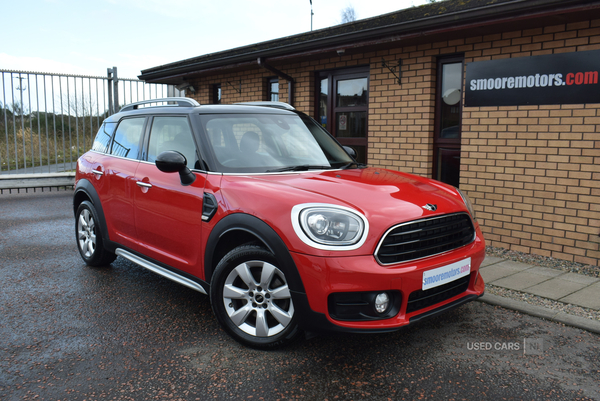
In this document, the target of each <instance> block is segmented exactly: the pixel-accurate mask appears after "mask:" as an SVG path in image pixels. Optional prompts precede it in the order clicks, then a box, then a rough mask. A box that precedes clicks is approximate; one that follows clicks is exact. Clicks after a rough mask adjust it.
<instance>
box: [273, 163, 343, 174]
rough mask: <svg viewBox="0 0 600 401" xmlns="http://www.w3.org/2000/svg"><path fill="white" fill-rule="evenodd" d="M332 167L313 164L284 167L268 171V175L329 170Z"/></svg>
mask: <svg viewBox="0 0 600 401" xmlns="http://www.w3.org/2000/svg"><path fill="white" fill-rule="evenodd" d="M329 169H331V166H316V165H311V164H301V165H298V166H288V167H282V168H278V169H275V170H267V173H280V172H283V171H308V170H329Z"/></svg>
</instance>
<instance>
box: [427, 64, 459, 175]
mask: <svg viewBox="0 0 600 401" xmlns="http://www.w3.org/2000/svg"><path fill="white" fill-rule="evenodd" d="M437 71H438V73H437V90H436V98H435V99H436V100H435V109H436V110H435V129H434V137H433V174H432V177H433V178H435V179H436V180H440V181H442V182H445V183H446V184H450V185H454V186H456V187H458V184H459V182H460V137H461V116H462V112H461V107H462V106H461V105H462V82H463V58H462V57H449V58H440V59H439V60H438V64H437Z"/></svg>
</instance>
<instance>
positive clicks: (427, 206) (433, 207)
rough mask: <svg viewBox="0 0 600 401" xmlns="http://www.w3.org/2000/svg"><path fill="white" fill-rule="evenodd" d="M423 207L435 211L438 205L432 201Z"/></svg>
mask: <svg viewBox="0 0 600 401" xmlns="http://www.w3.org/2000/svg"><path fill="white" fill-rule="evenodd" d="M423 209H425V210H430V211H432V212H435V211H436V210H437V205H434V204H432V203H428V204H426V205H425V206H423Z"/></svg>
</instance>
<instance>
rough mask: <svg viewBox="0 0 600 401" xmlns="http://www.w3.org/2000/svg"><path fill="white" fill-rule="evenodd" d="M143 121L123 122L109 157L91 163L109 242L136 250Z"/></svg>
mask: <svg viewBox="0 0 600 401" xmlns="http://www.w3.org/2000/svg"><path fill="white" fill-rule="evenodd" d="M145 125H146V117H134V118H125V119H123V120H121V121H120V122H119V124H118V125H117V129H116V132H115V134H114V140H113V142H112V146H111V148H110V150H109V154H102V155H99V156H98V158H97V159H96V160H94V170H93V171H92V172H93V174H94V175H95V176H96V182H95V183H94V187H95V188H96V190H97V191H98V195H99V197H100V201H101V203H102V207H103V209H104V215H105V218H106V225H107V228H108V235H109V238H110V240H111V241H115V242H118V243H120V244H122V245H123V246H126V247H129V248H131V249H134V250H137V246H136V229H135V222H134V214H133V194H134V192H133V185H135V184H134V183H133V179H134V177H135V172H136V170H137V167H138V164H139V157H140V149H141V144H142V138H143V132H144V129H145Z"/></svg>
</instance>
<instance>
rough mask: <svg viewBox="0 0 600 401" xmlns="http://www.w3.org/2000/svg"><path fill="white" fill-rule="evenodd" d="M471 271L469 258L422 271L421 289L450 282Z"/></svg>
mask: <svg viewBox="0 0 600 401" xmlns="http://www.w3.org/2000/svg"><path fill="white" fill-rule="evenodd" d="M470 272H471V258H467V259H464V260H461V261H460V262H456V263H452V264H451V265H447V266H442V267H438V268H437V269H433V270H428V271H425V272H423V287H422V288H423V290H428V289H430V288H435V287H438V286H440V285H444V284H447V283H450V282H451V281H454V280H457V279H459V278H461V277H464V276H467V275H468V274H469V273H470Z"/></svg>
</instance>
